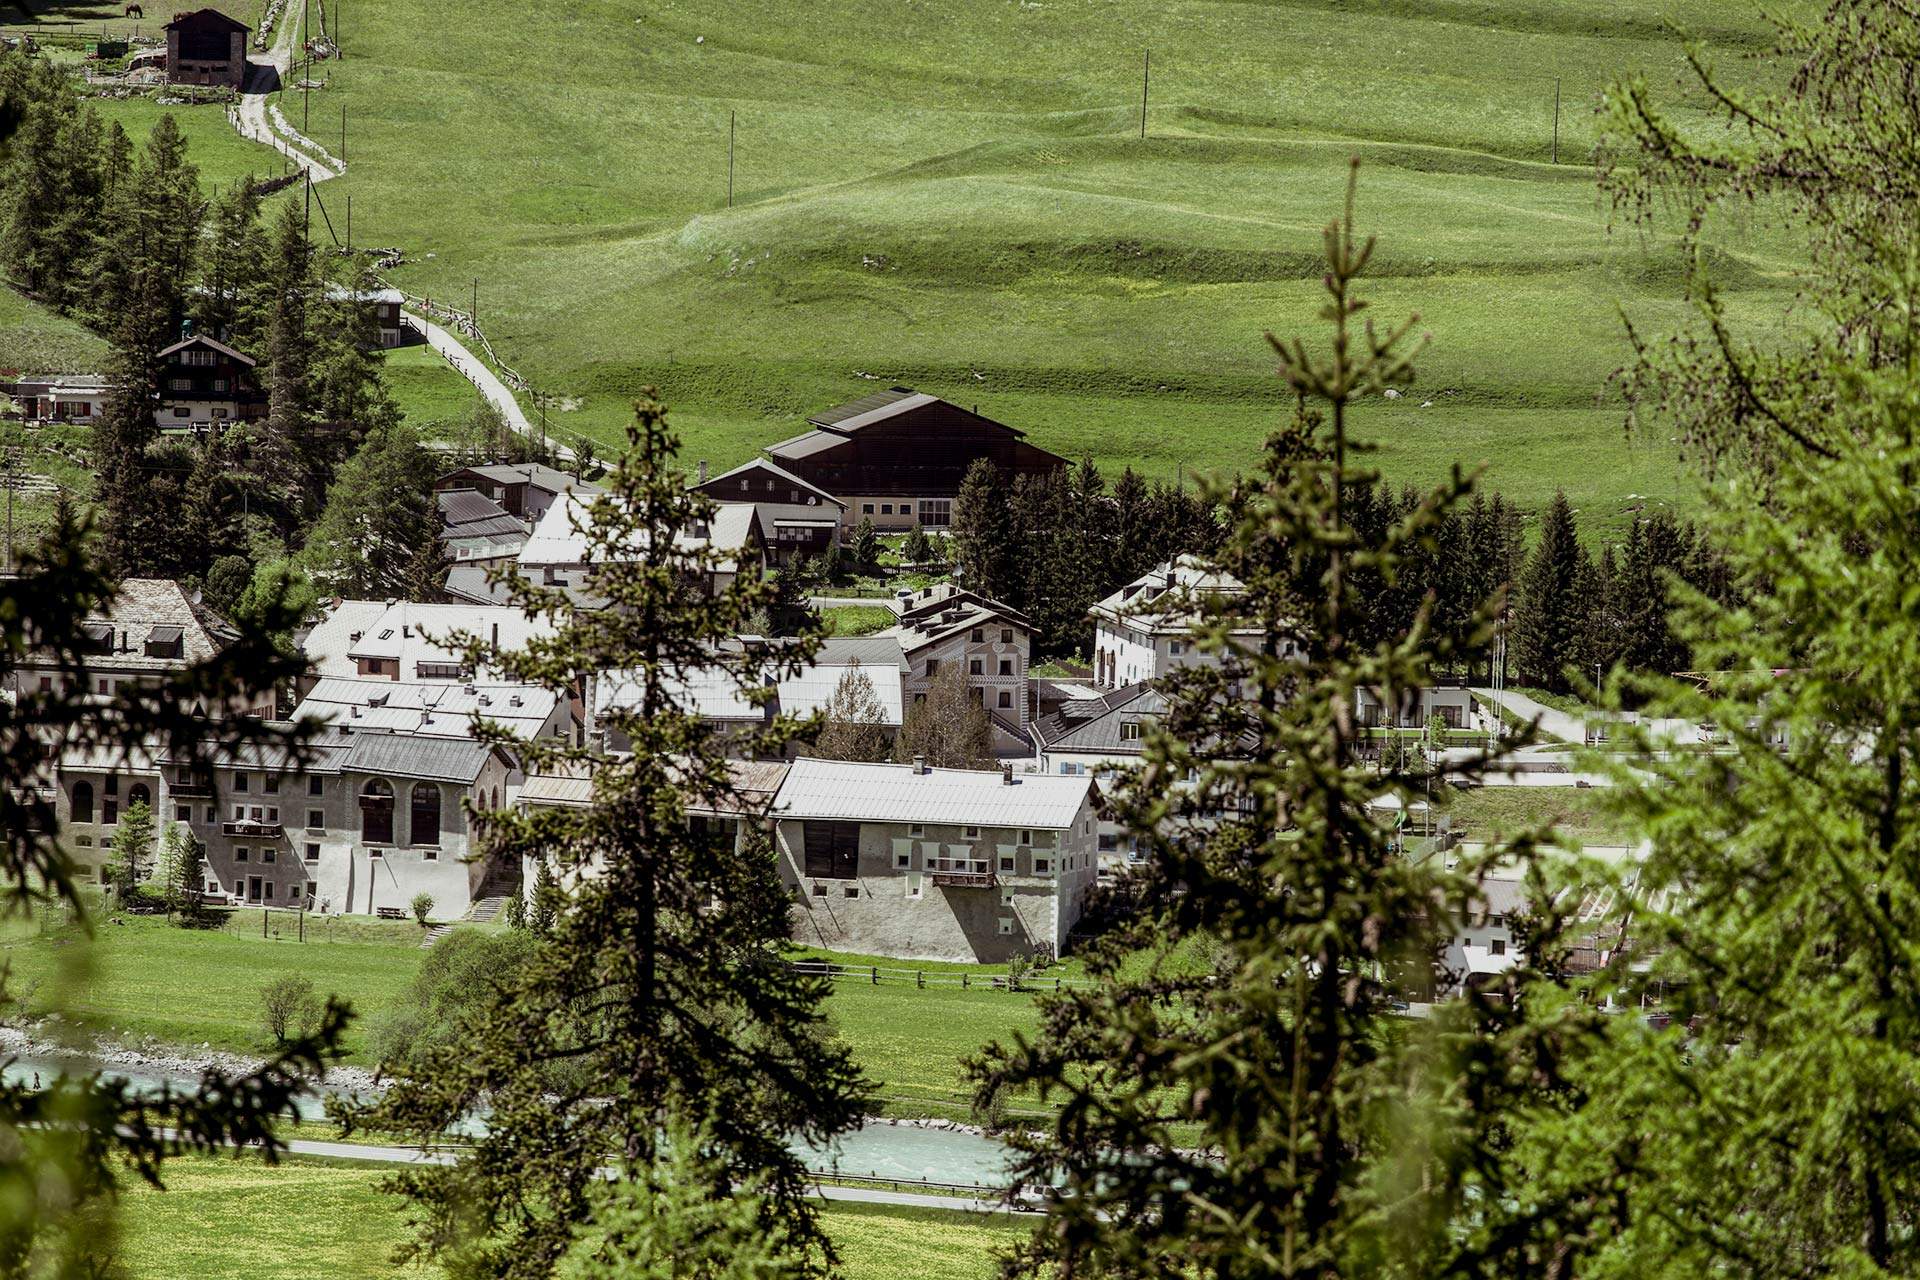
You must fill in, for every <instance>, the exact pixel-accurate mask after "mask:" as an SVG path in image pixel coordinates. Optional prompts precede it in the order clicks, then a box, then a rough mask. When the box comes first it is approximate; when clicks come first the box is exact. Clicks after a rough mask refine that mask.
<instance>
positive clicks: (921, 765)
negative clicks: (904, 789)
mask: <svg viewBox="0 0 1920 1280" xmlns="http://www.w3.org/2000/svg"><path fill="white" fill-rule="evenodd" d="M913 771H914V772H915V773H925V772H926V771H927V758H926V757H925V756H915V757H914V758H913Z"/></svg>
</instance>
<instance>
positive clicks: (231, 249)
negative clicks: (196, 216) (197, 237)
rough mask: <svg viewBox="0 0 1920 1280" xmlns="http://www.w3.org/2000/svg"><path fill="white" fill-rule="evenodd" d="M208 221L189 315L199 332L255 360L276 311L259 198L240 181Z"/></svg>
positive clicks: (215, 205)
mask: <svg viewBox="0 0 1920 1280" xmlns="http://www.w3.org/2000/svg"><path fill="white" fill-rule="evenodd" d="M207 221H208V224H209V225H208V228H207V233H208V234H207V241H206V247H205V250H204V251H203V252H202V254H201V259H200V278H199V285H200V287H199V289H198V291H197V292H195V294H194V296H193V299H192V301H191V303H190V304H189V305H188V308H187V314H188V315H189V316H191V317H192V319H193V323H194V329H195V331H196V332H199V333H204V334H206V335H207V336H208V337H212V338H218V339H219V340H220V341H222V342H224V343H227V344H228V345H229V346H232V347H234V348H236V349H238V350H240V351H244V352H246V353H248V354H249V355H256V356H257V354H258V353H259V352H260V350H261V340H262V338H263V337H264V336H265V333H266V327H267V317H268V315H269V314H270V312H271V310H272V307H271V298H272V289H271V287H270V284H269V280H268V276H267V233H266V231H265V229H264V228H262V227H261V225H260V197H259V195H258V194H257V193H256V192H255V190H254V188H253V184H252V183H250V182H246V181H240V182H236V183H234V184H233V185H232V186H231V187H229V188H228V189H227V190H226V191H225V192H223V193H222V194H221V195H220V196H218V197H217V198H216V199H215V200H214V201H213V205H212V207H211V208H210V210H209V211H208V219H207Z"/></svg>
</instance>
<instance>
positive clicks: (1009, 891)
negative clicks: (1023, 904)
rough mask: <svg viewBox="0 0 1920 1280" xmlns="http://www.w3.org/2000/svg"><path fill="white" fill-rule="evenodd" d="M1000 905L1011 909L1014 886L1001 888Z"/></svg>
mask: <svg viewBox="0 0 1920 1280" xmlns="http://www.w3.org/2000/svg"><path fill="white" fill-rule="evenodd" d="M1000 905H1001V906H1003V907H1010V906H1012V905H1013V886H1011V885H1005V886H1002V887H1001V890H1000Z"/></svg>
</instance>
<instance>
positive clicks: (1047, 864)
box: [1033, 854, 1053, 876]
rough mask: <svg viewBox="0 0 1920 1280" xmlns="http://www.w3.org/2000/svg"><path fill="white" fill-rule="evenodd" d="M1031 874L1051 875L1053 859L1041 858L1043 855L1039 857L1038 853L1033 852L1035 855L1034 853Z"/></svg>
mask: <svg viewBox="0 0 1920 1280" xmlns="http://www.w3.org/2000/svg"><path fill="white" fill-rule="evenodd" d="M1033 874H1035V875H1037V876H1050V875H1052V874H1053V859H1052V858H1043V857H1041V856H1040V855H1039V854H1035V855H1034V858H1033Z"/></svg>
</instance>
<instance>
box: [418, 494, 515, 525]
mask: <svg viewBox="0 0 1920 1280" xmlns="http://www.w3.org/2000/svg"><path fill="white" fill-rule="evenodd" d="M434 502H435V503H436V504H437V505H438V506H439V508H440V521H441V523H442V524H446V525H449V526H455V527H457V526H459V525H463V524H472V523H473V522H475V521H477V520H493V519H497V518H499V517H502V516H505V517H506V518H507V519H509V520H512V519H513V517H512V516H509V515H507V509H506V508H505V507H503V506H501V505H500V504H499V503H497V502H495V501H494V500H493V499H492V498H489V497H488V496H487V495H486V494H484V493H481V492H480V491H479V490H478V489H442V490H441V491H440V492H439V493H437V494H435V495H434ZM515 523H516V524H518V523H519V522H518V521H515ZM521 528H523V529H524V528H525V526H524V525H522V526H521Z"/></svg>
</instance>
